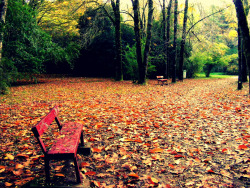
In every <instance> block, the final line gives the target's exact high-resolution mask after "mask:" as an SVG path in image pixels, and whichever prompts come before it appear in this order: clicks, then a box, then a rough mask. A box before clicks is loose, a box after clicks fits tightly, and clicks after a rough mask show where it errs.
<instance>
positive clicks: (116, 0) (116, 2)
mask: <svg viewBox="0 0 250 188" xmlns="http://www.w3.org/2000/svg"><path fill="white" fill-rule="evenodd" d="M111 6H112V9H113V14H114V16H113V17H112V16H111V15H110V14H109V12H108V11H107V10H106V9H105V7H104V10H105V12H106V14H107V16H108V17H109V18H110V20H111V21H112V23H113V25H114V27H115V49H116V56H115V57H116V58H115V60H116V63H115V64H116V71H115V72H116V73H115V80H116V81H121V80H123V71H122V42H121V41H122V39H121V13H120V0H111Z"/></svg>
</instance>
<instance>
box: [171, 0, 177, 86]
mask: <svg viewBox="0 0 250 188" xmlns="http://www.w3.org/2000/svg"><path fill="white" fill-rule="evenodd" d="M177 18H178V0H175V4H174V45H173V46H174V47H173V48H174V61H173V65H172V82H173V83H175V82H176V62H177V26H178V23H177V21H178V20H177Z"/></svg>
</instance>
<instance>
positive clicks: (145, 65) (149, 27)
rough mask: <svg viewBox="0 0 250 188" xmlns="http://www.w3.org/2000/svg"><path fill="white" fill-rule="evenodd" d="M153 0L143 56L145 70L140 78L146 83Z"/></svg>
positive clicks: (149, 3) (149, 12)
mask: <svg viewBox="0 0 250 188" xmlns="http://www.w3.org/2000/svg"><path fill="white" fill-rule="evenodd" d="M153 11H154V9H153V0H148V24H147V35H146V44H145V49H144V56H143V67H142V68H143V70H141V71H144V72H142V76H141V78H140V83H141V84H144V83H146V75H147V69H148V56H149V52H150V44H151V37H152V31H151V30H152V25H153V24H152V21H153Z"/></svg>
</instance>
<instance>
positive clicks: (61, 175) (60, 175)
mask: <svg viewBox="0 0 250 188" xmlns="http://www.w3.org/2000/svg"><path fill="white" fill-rule="evenodd" d="M55 176H57V177H64V176H65V175H64V174H55Z"/></svg>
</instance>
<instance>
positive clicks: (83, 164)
mask: <svg viewBox="0 0 250 188" xmlns="http://www.w3.org/2000/svg"><path fill="white" fill-rule="evenodd" d="M84 166H90V164H89V163H86V162H82V163H81V167H84Z"/></svg>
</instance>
